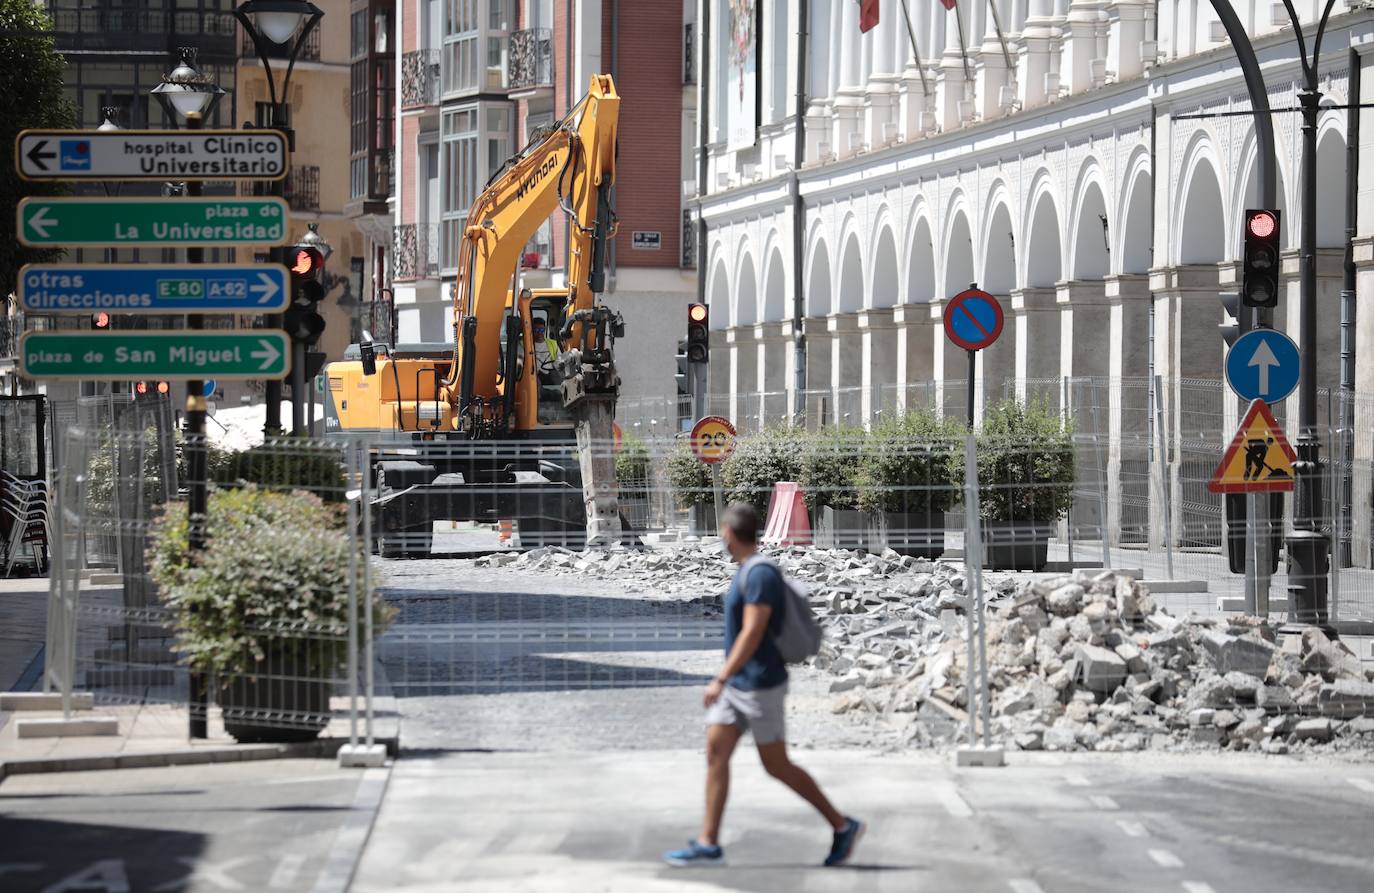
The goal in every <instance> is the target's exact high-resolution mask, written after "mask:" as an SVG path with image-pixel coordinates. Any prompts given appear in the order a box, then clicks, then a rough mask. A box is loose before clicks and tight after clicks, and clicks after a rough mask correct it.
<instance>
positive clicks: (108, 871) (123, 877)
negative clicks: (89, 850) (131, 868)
mask: <svg viewBox="0 0 1374 893" xmlns="http://www.w3.org/2000/svg"><path fill="white" fill-rule="evenodd" d="M131 889H132V888H131V887H130V886H129V876H128V874H127V873H126V872H125V871H124V860H123V859H101V860H100V861H99V862H93V863H92V864H91V865H89V866H87V867H86V868H84V869H83V870H81V871H78V872H77V873H76V874H72V875H68V876H67V877H65V878H63V879H62V880H60V881H58V882H57V883H55V884H52V885H50V886H48V887H45V888H43V893H62V891H64V890H89V891H91V893H95V891H104V893H129V890H131Z"/></svg>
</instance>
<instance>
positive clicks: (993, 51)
mask: <svg viewBox="0 0 1374 893" xmlns="http://www.w3.org/2000/svg"><path fill="white" fill-rule="evenodd" d="M991 2H996V0H991ZM1000 12H1001V10H999V14H1000ZM1004 24H1005V23H1004ZM1010 50H1011V47H1010V45H1009V46H1008V52H1010ZM1013 64H1014V63H1013ZM1012 74H1013V72H1011V71H1008V70H1007V60H1006V57H1005V56H1004V55H1003V54H1002V42H1001V41H1000V40H998V39H997V22H996V20H995V19H994V18H993V17H992V16H991V15H988V16H987V28H985V29H984V33H983V48H982V52H981V53H980V58H979V61H978V68H977V70H976V73H975V75H974V77H975V78H976V80H977V85H976V86H977V89H976V91H975V94H976V96H975V98H976V101H977V104H978V116H979V117H980V118H982V119H983V120H984V121H987V120H990V119H992V118H1000V117H1002V104H1001V103H1002V88H1003V87H1005V86H1006V85H1007V83H1008V81H1009V79H1010V78H1011V76H1012Z"/></svg>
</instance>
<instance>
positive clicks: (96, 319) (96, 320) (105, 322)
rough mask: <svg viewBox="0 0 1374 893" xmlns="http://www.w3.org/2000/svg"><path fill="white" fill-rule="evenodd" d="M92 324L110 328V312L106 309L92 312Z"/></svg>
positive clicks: (100, 327) (98, 327)
mask: <svg viewBox="0 0 1374 893" xmlns="http://www.w3.org/2000/svg"><path fill="white" fill-rule="evenodd" d="M91 325H92V326H93V327H95V328H97V329H108V328H109V327H110V314H108V313H106V312H105V311H104V310H101V311H100V312H99V313H92V314H91Z"/></svg>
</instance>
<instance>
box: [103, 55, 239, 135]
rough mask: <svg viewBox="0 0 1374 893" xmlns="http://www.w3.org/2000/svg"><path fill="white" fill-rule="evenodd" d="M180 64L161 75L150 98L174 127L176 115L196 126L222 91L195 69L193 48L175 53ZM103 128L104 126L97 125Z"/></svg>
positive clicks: (216, 101)
mask: <svg viewBox="0 0 1374 893" xmlns="http://www.w3.org/2000/svg"><path fill="white" fill-rule="evenodd" d="M177 53H178V54H179V55H180V57H181V62H180V63H179V64H178V65H177V67H176V68H173V69H172V70H171V71H169V72H167V74H165V75H163V76H162V83H160V84H158V85H157V86H156V87H154V88H153V90H152V93H153V98H154V99H156V100H157V101H158V103H159V104H160V105H161V106H162V111H163V112H164V113H165V114H166V116H167V120H169V121H170V122H172V126H173V127H175V126H176V125H177V118H178V116H180V117H182V118H185V119H186V126H187V127H197V126H199V124H200V122H202V121H203V120H204V119H205V118H206V117H208V116H209V115H210V114H211V113H212V112H213V111H214V109H215V106H216V105H218V104H219V101H220V99H221V98H223V96H224V90H222V89H221V88H220V86H219V85H218V84H216V83H214V81H212V80H211V79H210V76H209V75H207V74H204V73H203V72H202V71H201V70H200V69H198V68H196V48H195V47H181V48H179V49H178V50H177ZM101 129H104V125H103V124H102V125H101Z"/></svg>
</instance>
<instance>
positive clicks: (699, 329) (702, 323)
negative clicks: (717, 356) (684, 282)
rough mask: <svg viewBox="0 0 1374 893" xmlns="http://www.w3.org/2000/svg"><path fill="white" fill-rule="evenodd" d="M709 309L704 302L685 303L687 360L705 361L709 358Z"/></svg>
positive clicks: (694, 361)
mask: <svg viewBox="0 0 1374 893" xmlns="http://www.w3.org/2000/svg"><path fill="white" fill-rule="evenodd" d="M709 320H710V311H709V310H707V309H706V305H705V304H688V305H687V362H689V363H705V362H706V361H708V360H709V359H710V358H711V336H710V332H709V327H708V322H709Z"/></svg>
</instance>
